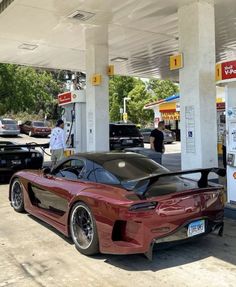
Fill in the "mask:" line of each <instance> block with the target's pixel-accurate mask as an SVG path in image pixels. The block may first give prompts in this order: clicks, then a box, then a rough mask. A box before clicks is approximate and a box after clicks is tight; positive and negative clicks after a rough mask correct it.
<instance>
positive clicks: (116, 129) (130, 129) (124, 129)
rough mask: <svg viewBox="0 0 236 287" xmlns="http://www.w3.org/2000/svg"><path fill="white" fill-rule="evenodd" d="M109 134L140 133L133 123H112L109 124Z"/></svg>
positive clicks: (131, 134)
mask: <svg viewBox="0 0 236 287" xmlns="http://www.w3.org/2000/svg"><path fill="white" fill-rule="evenodd" d="M110 136H124V137H130V136H134V137H139V136H140V133H139V130H138V128H137V127H136V126H134V125H112V126H110Z"/></svg>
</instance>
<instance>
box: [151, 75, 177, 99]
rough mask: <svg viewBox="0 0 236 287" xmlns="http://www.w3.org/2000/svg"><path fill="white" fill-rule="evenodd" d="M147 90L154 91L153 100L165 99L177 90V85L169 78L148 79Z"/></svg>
mask: <svg viewBox="0 0 236 287" xmlns="http://www.w3.org/2000/svg"><path fill="white" fill-rule="evenodd" d="M147 85H148V90H151V91H153V92H154V94H155V95H154V97H153V100H160V99H165V98H167V97H169V96H172V95H174V94H176V93H178V92H179V87H178V86H177V85H176V84H175V83H173V82H172V81H171V80H160V79H158V80H155V79H151V80H150V81H149V83H148V84H147Z"/></svg>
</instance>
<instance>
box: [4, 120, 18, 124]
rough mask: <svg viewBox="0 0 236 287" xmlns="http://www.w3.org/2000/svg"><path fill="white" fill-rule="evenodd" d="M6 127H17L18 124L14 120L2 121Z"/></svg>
mask: <svg viewBox="0 0 236 287" xmlns="http://www.w3.org/2000/svg"><path fill="white" fill-rule="evenodd" d="M2 123H3V124H4V125H17V122H16V121H14V120H2Z"/></svg>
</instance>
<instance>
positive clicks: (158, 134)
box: [150, 129, 164, 153]
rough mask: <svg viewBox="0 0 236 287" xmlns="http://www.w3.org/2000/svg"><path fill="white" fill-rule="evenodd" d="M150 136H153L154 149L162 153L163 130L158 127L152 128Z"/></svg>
mask: <svg viewBox="0 0 236 287" xmlns="http://www.w3.org/2000/svg"><path fill="white" fill-rule="evenodd" d="M150 137H153V138H155V140H154V148H155V151H157V152H161V153H162V148H163V141H164V134H163V132H162V131H160V130H158V129H154V130H152V132H151V135H150Z"/></svg>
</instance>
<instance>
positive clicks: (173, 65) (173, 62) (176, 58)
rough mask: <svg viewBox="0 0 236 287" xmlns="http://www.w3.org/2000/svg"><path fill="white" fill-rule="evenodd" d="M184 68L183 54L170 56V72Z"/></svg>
mask: <svg viewBox="0 0 236 287" xmlns="http://www.w3.org/2000/svg"><path fill="white" fill-rule="evenodd" d="M180 68H183V54H182V53H181V54H178V55H172V56H170V70H177V69H180Z"/></svg>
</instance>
